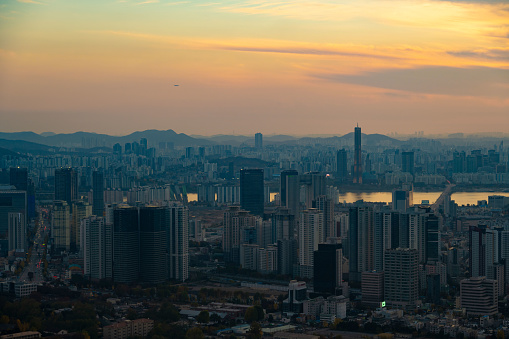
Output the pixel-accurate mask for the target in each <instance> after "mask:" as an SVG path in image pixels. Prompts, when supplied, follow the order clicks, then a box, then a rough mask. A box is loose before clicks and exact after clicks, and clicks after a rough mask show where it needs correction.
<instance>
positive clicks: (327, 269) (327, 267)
mask: <svg viewBox="0 0 509 339" xmlns="http://www.w3.org/2000/svg"><path fill="white" fill-rule="evenodd" d="M342 257H343V251H342V248H341V244H318V251H315V252H314V267H313V285H314V289H315V293H323V294H332V295H335V294H336V288H338V287H340V286H341V282H342V280H343V277H342V276H343V274H342V270H341V265H342Z"/></svg>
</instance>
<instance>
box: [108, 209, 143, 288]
mask: <svg viewBox="0 0 509 339" xmlns="http://www.w3.org/2000/svg"><path fill="white" fill-rule="evenodd" d="M139 275H140V243H139V220H138V208H136V207H130V206H120V207H117V208H116V209H115V210H114V211H113V279H114V280H115V282H119V283H124V284H130V283H133V282H136V281H138V279H139Z"/></svg>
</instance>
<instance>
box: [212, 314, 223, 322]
mask: <svg viewBox="0 0 509 339" xmlns="http://www.w3.org/2000/svg"><path fill="white" fill-rule="evenodd" d="M221 320H222V319H221V316H219V315H218V314H217V313H212V314H211V315H210V321H212V322H213V323H218V322H221Z"/></svg>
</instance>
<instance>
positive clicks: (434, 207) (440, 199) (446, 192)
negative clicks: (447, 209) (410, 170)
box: [431, 184, 456, 214]
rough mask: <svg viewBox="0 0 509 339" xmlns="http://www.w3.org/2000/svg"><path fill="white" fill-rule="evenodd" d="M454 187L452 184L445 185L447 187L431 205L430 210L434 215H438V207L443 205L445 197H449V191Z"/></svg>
mask: <svg viewBox="0 0 509 339" xmlns="http://www.w3.org/2000/svg"><path fill="white" fill-rule="evenodd" d="M454 186H456V185H453V184H450V185H447V187H446V188H445V190H444V191H443V192H442V194H440V196H439V197H438V199H437V201H435V203H434V204H433V205H431V209H432V210H433V212H434V213H435V214H437V213H438V210H439V208H440V205H442V204H443V203H444V200H445V198H446V197H447V196H449V195H450V194H451V190H452V188H453V187H454Z"/></svg>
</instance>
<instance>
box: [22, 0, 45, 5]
mask: <svg viewBox="0 0 509 339" xmlns="http://www.w3.org/2000/svg"><path fill="white" fill-rule="evenodd" d="M17 1H18V2H21V3H24V4H36V5H45V4H44V3H42V2H39V1H35V0H17Z"/></svg>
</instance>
